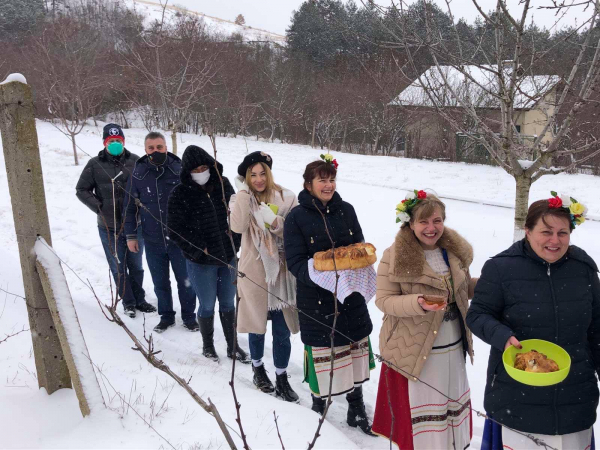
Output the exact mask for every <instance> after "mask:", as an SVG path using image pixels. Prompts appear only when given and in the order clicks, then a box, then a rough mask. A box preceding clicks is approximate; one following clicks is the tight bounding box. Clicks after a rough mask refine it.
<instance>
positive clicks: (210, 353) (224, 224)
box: [167, 145, 250, 363]
mask: <svg viewBox="0 0 600 450" xmlns="http://www.w3.org/2000/svg"><path fill="white" fill-rule="evenodd" d="M217 171H218V172H217ZM219 175H220V176H221V178H222V180H223V187H224V188H225V202H224V201H223V188H222V186H221V179H220V178H219ZM180 178H181V184H179V185H178V186H177V187H175V189H173V191H172V192H171V195H170V196H169V202H168V205H167V227H168V234H169V239H170V240H172V241H173V242H175V244H176V245H177V246H178V247H179V248H181V250H182V251H183V254H184V256H185V257H186V259H187V261H186V264H187V270H188V275H189V278H190V282H191V284H192V287H193V288H194V291H195V292H196V295H197V297H198V300H199V301H200V307H199V308H198V322H199V324H200V333H201V334H202V347H203V350H202V354H203V355H204V356H206V357H207V358H210V359H213V360H215V361H218V356H217V353H216V350H215V347H214V338H213V336H214V309H215V303H216V300H217V298H218V299H219V316H220V319H221V324H222V325H223V334H224V335H225V340H226V341H227V356H228V357H230V358H233V356H234V354H235V355H236V356H237V359H238V360H239V361H241V362H244V363H249V362H250V361H249V359H248V355H247V354H246V353H245V352H244V351H243V350H242V349H241V348H239V346H238V347H237V349H236V351H234V350H233V349H234V346H233V341H234V332H235V331H234V323H235V303H234V299H235V292H236V285H235V284H234V282H235V279H236V271H235V270H234V269H231V268H230V267H228V265H229V266H233V267H235V264H236V261H235V255H236V253H237V251H238V250H239V248H240V242H241V236H240V235H239V234H237V233H233V242H234V246H235V250H234V248H232V245H231V240H230V238H229V234H228V233H229V225H228V220H227V206H226V205H228V204H229V199H230V198H231V196H232V195H233V194H234V193H235V192H234V190H233V187H232V186H231V183H230V182H229V180H228V179H227V178H226V177H224V176H223V166H222V165H221V163H218V162H217V165H216V167H215V159H214V158H213V157H212V156H210V155H209V154H208V153H207V152H206V151H205V150H203V149H202V148H200V147H197V146H195V145H190V146H189V147H187V148H186V149H185V152H184V153H183V157H182V159H181V174H180Z"/></svg>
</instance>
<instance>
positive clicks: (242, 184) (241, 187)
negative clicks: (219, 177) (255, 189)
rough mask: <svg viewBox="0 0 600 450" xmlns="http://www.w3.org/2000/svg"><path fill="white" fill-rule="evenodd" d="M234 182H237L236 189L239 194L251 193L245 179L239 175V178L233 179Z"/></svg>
mask: <svg viewBox="0 0 600 450" xmlns="http://www.w3.org/2000/svg"><path fill="white" fill-rule="evenodd" d="M233 181H234V182H235V187H236V188H237V190H238V192H240V191H246V192H250V189H249V188H248V185H247V184H246V179H245V178H242V177H240V176H239V175H238V176H237V177H235V178H234V179H233Z"/></svg>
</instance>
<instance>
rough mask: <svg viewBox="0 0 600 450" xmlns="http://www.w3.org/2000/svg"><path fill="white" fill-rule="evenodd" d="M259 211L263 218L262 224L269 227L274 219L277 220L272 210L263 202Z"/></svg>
mask: <svg viewBox="0 0 600 450" xmlns="http://www.w3.org/2000/svg"><path fill="white" fill-rule="evenodd" d="M259 210H260V214H261V216H262V218H263V222H264V223H267V224H269V225H273V222H275V219H277V214H275V213H274V212H273V210H272V209H271V208H269V207H268V206H267V205H266V203H264V202H261V204H260V206H259Z"/></svg>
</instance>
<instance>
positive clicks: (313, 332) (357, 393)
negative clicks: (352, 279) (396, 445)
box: [283, 161, 374, 435]
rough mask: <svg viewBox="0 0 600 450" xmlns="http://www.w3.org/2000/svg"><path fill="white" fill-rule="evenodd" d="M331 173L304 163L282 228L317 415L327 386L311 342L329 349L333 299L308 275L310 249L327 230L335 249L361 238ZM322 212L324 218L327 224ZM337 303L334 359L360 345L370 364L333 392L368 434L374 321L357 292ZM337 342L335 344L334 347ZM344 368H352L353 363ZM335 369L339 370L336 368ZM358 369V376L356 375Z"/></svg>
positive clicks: (322, 242) (321, 245) (322, 241)
mask: <svg viewBox="0 0 600 450" xmlns="http://www.w3.org/2000/svg"><path fill="white" fill-rule="evenodd" d="M336 173H337V169H336V167H335V165H334V164H332V163H331V162H325V161H314V162H312V163H310V164H308V166H307V167H306V170H305V172H304V190H303V191H302V192H300V194H298V206H296V207H295V208H294V209H293V210H292V211H291V212H290V213H289V214H288V216H287V218H286V221H285V227H284V229H283V236H284V249H285V257H286V261H287V265H288V270H289V271H290V272H291V273H292V274H293V275H294V276H295V277H296V279H297V284H296V303H297V306H298V309H299V310H300V314H299V315H298V318H299V321H300V338H301V339H302V342H303V343H304V344H305V346H307V347H305V350H306V352H307V356H306V357H305V381H307V382H308V383H309V385H310V386H311V391H312V399H313V406H312V409H313V411H316V412H318V413H320V414H322V413H323V411H324V409H325V400H324V397H326V396H327V395H328V392H325V388H326V389H328V386H327V387H325V386H320V383H317V381H316V379H317V378H319V377H317V375H316V372H315V367H314V361H315V360H318V359H319V358H318V357H316V356H314V353H313V352H314V351H315V350H314V349H313V347H314V348H315V349H316V348H321V350H322V349H323V348H331V328H332V327H333V320H334V316H335V313H334V312H335V304H334V301H335V299H334V296H333V294H332V293H331V292H330V291H328V290H326V289H323V288H321V287H320V286H318V285H317V284H315V283H314V282H313V281H312V279H311V277H310V274H309V273H310V270H309V267H308V264H309V260H310V259H311V258H312V257H313V256H314V254H315V253H317V252H320V251H325V250H329V249H331V240H330V238H329V234H331V238H332V239H333V241H334V242H335V247H336V248H337V247H344V246H347V245H351V244H357V243H360V242H364V237H363V232H362V229H361V227H360V224H359V222H358V218H357V216H356V212H355V211H354V208H353V207H352V205H351V204H350V203H347V202H345V201H343V200H342V197H341V196H340V194H338V193H337V192H336V191H335V176H336ZM323 217H325V220H326V222H327V228H326V227H325V222H324V219H323ZM328 231H329V234H328ZM337 307H338V313H339V314H338V317H337V321H336V325H335V329H336V331H338V333H336V334H335V335H334V346H335V347H336V353H337V355H336V360H337V359H338V357H345V356H347V355H351V356H352V357H354V356H355V353H354V352H355V351H357V350H360V349H363V350H365V351H364V352H363V354H364V356H366V357H367V362H368V363H369V366H368V367H366V370H365V371H363V370H361V369H356V370H354V380H352V376H350V377H349V379H348V378H344V376H342V375H340V377H341V378H343V379H345V380H347V381H348V383H349V384H347V383H346V382H344V383H339V384H337V386H336V385H334V386H333V388H332V395H339V394H341V393H344V392H345V393H347V395H346V399H347V400H348V403H349V409H348V418H347V421H348V424H350V425H351V426H354V427H356V426H358V427H360V428H361V430H362V431H363V432H365V433H366V434H369V435H371V426H370V425H369V422H368V418H367V414H366V411H365V405H364V401H363V395H362V384H361V383H362V382H364V381H367V380H368V379H369V378H368V371H369V369H372V368H373V367H374V361H372V360H371V358H370V344H368V336H369V335H370V334H371V331H373V324H372V322H371V317H370V316H369V311H368V309H367V304H366V301H365V298H364V297H363V296H362V295H361V294H359V293H358V292H353V293H352V294H350V295H349V296H348V297H346V299H345V300H344V302H343V303H341V302H340V301H339V300H338V302H337ZM357 344H358V345H357ZM367 346H369V351H368V355H367V354H366V353H367V352H366V348H367ZM308 347H310V348H308ZM338 347H340V349H339V351H338V349H337V348H338ZM309 352H310V353H309ZM310 355H312V356H310ZM344 355H345V356H344ZM361 359H364V358H356V360H355V359H354V358H350V361H358V360H361ZM328 364H329V363H328ZM338 364H339V363H338ZM345 367H349V369H350V370H353V364H349V365H348V366H345ZM340 368H341V367H340ZM363 369H365V367H363ZM336 370H337V369H336ZM365 372H366V373H365ZM335 373H336V374H340V373H341V372H335ZM359 374H360V376H361V379H360V380H359V379H357V377H358V376H359ZM321 380H322V378H321ZM352 381H354V383H353V382H352ZM317 384H319V388H318V389H313V388H316V386H317Z"/></svg>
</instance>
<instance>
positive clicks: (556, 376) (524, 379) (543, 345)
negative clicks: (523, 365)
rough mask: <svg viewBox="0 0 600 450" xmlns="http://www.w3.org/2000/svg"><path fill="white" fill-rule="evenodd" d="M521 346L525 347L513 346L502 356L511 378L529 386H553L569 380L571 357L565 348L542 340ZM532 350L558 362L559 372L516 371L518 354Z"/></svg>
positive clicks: (530, 340) (531, 340) (530, 341)
mask: <svg viewBox="0 0 600 450" xmlns="http://www.w3.org/2000/svg"><path fill="white" fill-rule="evenodd" d="M521 345H522V346H523V348H522V349H518V348H516V347H514V346H512V345H511V346H510V347H508V348H507V349H506V350H504V353H503V354H502V362H503V363H504V368H505V369H506V372H507V373H508V374H509V375H510V376H511V378H513V379H515V380H517V381H518V382H519V383H523V384H528V385H529V386H552V385H553V384H558V383H560V382H561V381H563V380H564V379H565V378H567V375H568V374H569V370H571V357H570V356H569V354H568V353H567V352H566V351H565V349H564V348H562V347H560V346H558V345H556V344H554V343H552V342H548V341H543V340H541V339H528V340H526V341H521ZM531 350H536V351H538V352H540V353H543V354H544V355H546V356H547V357H548V358H550V359H553V360H554V361H556V364H558V369H559V370H558V372H550V373H532V372H525V371H524V370H519V369H515V358H516V357H517V353H525V352H529V351H531Z"/></svg>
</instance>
